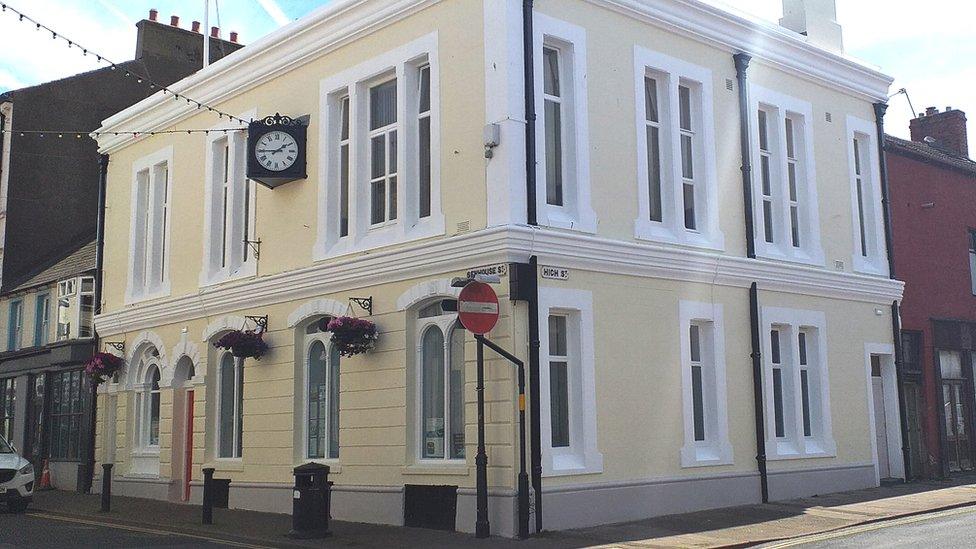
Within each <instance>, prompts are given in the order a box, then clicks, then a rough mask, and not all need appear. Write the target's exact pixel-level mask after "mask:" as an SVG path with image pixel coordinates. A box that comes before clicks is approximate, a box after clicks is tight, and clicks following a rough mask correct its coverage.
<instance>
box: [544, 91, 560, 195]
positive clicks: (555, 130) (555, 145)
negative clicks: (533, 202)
mask: <svg viewBox="0 0 976 549" xmlns="http://www.w3.org/2000/svg"><path fill="white" fill-rule="evenodd" d="M562 131H563V130H562V106H561V105H560V104H559V103H556V102H555V101H546V203H547V204H551V205H553V206H562V205H563V142H562V141H563V136H562Z"/></svg>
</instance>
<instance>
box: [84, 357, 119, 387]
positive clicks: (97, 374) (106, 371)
mask: <svg viewBox="0 0 976 549" xmlns="http://www.w3.org/2000/svg"><path fill="white" fill-rule="evenodd" d="M124 364H125V362H124V361H123V360H122V357H120V356H115V355H113V354H112V353H95V354H94V355H92V357H91V358H90V359H88V362H87V363H85V374H86V375H87V376H88V377H90V378H91V380H92V381H94V382H95V383H96V384H97V383H104V382H105V381H107V380H108V379H110V378H111V377H112V376H114V375H115V374H116V373H118V372H119V371H120V370H122V366H123V365H124Z"/></svg>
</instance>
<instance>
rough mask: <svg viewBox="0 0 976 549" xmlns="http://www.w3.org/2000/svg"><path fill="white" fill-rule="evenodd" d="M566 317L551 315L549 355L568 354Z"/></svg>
mask: <svg viewBox="0 0 976 549" xmlns="http://www.w3.org/2000/svg"><path fill="white" fill-rule="evenodd" d="M566 349H567V345H566V317H565V316H558V315H550V316H549V355H550V356H567V355H568V353H567V351H566Z"/></svg>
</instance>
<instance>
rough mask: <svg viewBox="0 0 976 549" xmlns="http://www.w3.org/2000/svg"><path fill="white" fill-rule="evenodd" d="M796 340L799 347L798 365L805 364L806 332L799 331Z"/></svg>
mask: <svg viewBox="0 0 976 549" xmlns="http://www.w3.org/2000/svg"><path fill="white" fill-rule="evenodd" d="M797 342H798V344H799V347H800V366H806V365H807V334H806V332H800V334H799V335H798V336H797Z"/></svg>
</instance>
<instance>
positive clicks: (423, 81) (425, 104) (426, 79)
mask: <svg viewBox="0 0 976 549" xmlns="http://www.w3.org/2000/svg"><path fill="white" fill-rule="evenodd" d="M428 111H430V67H424V68H422V69H420V110H419V112H421V113H425V112H428Z"/></svg>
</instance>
